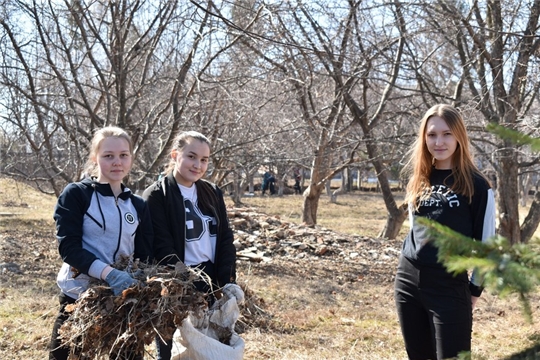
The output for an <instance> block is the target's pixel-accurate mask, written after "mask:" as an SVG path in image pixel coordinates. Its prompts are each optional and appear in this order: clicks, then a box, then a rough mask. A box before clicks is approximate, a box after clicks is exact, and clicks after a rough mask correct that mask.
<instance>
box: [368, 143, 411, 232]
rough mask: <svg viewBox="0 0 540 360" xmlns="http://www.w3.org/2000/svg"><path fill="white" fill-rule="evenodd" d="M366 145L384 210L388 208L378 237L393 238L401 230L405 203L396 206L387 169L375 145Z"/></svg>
mask: <svg viewBox="0 0 540 360" xmlns="http://www.w3.org/2000/svg"><path fill="white" fill-rule="evenodd" d="M366 147H367V151H368V154H369V157H370V158H371V159H372V161H371V163H372V164H373V167H374V168H375V171H376V173H377V179H378V184H379V185H378V187H379V186H380V190H381V192H382V195H383V200H384V204H385V205H386V210H388V217H387V218H386V225H385V226H384V228H383V229H382V230H381V232H380V233H379V237H383V238H386V239H395V238H396V237H397V236H398V234H399V231H400V230H401V226H403V221H405V218H406V216H407V212H406V210H407V209H406V205H405V204H404V205H401V206H398V205H397V204H396V200H395V198H394V194H393V193H392V188H391V186H390V182H389V181H388V175H387V174H388V171H387V169H386V166H385V165H384V164H383V162H382V161H381V160H379V159H380V157H379V156H378V151H377V150H378V149H377V145H375V144H374V143H371V142H370V143H368V144H367V146H366Z"/></svg>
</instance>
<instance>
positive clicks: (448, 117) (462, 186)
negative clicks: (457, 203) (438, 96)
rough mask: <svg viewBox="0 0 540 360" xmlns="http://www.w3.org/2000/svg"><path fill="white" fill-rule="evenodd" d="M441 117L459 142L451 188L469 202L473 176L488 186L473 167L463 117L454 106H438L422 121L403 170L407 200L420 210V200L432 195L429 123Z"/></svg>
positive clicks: (472, 189)
mask: <svg viewBox="0 0 540 360" xmlns="http://www.w3.org/2000/svg"><path fill="white" fill-rule="evenodd" d="M433 116H438V117H440V118H442V119H443V120H444V121H445V122H446V124H447V125H448V127H449V128H450V131H451V132H452V134H453V135H454V137H455V138H456V140H457V143H458V145H457V148H456V151H455V152H454V154H452V175H453V177H454V183H453V185H451V189H452V190H453V191H454V192H456V193H459V194H461V195H464V196H465V197H468V198H469V203H470V202H471V201H472V197H473V195H474V176H475V174H476V175H479V176H481V177H483V178H484V179H485V180H486V181H487V182H488V183H489V181H488V180H487V178H486V177H485V176H484V175H483V174H482V173H481V172H480V170H478V168H477V167H476V166H475V165H474V161H473V156H472V154H471V151H470V145H469V136H468V135H467V129H466V128H465V122H464V121H463V117H462V116H461V114H460V113H459V111H457V109H455V108H454V107H452V106H450V105H446V104H438V105H435V106H433V107H431V108H430V109H429V110H428V111H426V113H425V114H424V117H423V118H422V120H421V122H420V128H419V130H418V136H417V138H416V141H415V143H414V144H413V146H412V147H411V151H410V154H409V160H408V162H407V164H406V165H405V168H404V169H403V173H404V174H406V175H409V176H410V178H409V182H408V183H407V195H406V196H405V201H406V202H407V203H413V204H414V205H415V207H416V208H417V207H418V204H419V202H418V200H419V199H424V198H427V197H429V196H430V194H431V185H430V181H429V178H430V175H431V171H432V169H433V162H434V159H433V156H432V155H431V153H430V152H429V151H428V148H427V145H426V128H427V122H428V120H429V119H430V118H431V117H433Z"/></svg>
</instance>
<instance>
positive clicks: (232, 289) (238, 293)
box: [221, 283, 244, 304]
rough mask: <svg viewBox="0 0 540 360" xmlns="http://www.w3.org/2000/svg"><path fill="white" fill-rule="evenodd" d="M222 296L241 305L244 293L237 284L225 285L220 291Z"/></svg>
mask: <svg viewBox="0 0 540 360" xmlns="http://www.w3.org/2000/svg"><path fill="white" fill-rule="evenodd" d="M221 292H223V294H224V295H227V297H228V298H229V299H232V298H236V302H237V303H238V304H241V303H243V302H244V291H242V288H240V286H238V285H237V284H232V283H230V284H225V286H224V287H223V289H221Z"/></svg>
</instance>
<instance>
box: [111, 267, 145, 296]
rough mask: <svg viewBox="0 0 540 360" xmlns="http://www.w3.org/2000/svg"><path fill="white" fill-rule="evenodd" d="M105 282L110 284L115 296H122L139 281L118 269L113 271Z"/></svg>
mask: <svg viewBox="0 0 540 360" xmlns="http://www.w3.org/2000/svg"><path fill="white" fill-rule="evenodd" d="M105 281H106V282H107V284H109V286H110V287H111V289H112V291H113V294H114V295H115V296H117V295H120V294H121V293H122V291H124V290H125V289H127V288H128V287H131V286H133V285H137V284H138V281H137V280H135V279H134V278H132V277H131V276H129V274H128V273H127V272H125V271H121V270H118V269H113V270H112V271H111V272H110V273H109V275H107V277H106V278H105Z"/></svg>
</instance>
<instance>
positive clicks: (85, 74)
mask: <svg viewBox="0 0 540 360" xmlns="http://www.w3.org/2000/svg"><path fill="white" fill-rule="evenodd" d="M208 6H213V4H212V5H210V4H209V5H208ZM204 10H205V9H201V8H200V7H195V6H192V5H191V4H186V3H184V2H178V1H167V2H152V1H134V2H109V1H95V2H92V3H91V4H87V3H86V2H82V1H77V0H74V1H69V2H67V1H66V2H64V3H58V2H53V1H48V2H41V1H39V2H38V1H34V2H23V1H14V2H12V3H10V5H9V8H7V9H6V11H7V12H8V13H9V16H2V17H1V18H0V25H1V29H2V35H3V36H2V38H1V39H2V42H1V43H0V52H1V53H2V59H3V60H2V63H1V64H0V65H1V67H0V81H1V84H2V85H3V86H4V89H7V90H6V91H5V92H3V96H2V97H1V99H0V101H1V102H2V106H3V107H4V108H5V109H7V110H6V111H7V112H8V116H6V117H4V118H2V121H3V128H8V129H9V130H8V131H10V132H17V133H19V134H21V135H23V136H24V137H25V142H26V143H27V144H28V146H27V147H26V149H27V151H29V152H30V153H32V154H33V156H34V158H35V159H37V162H35V163H36V164H37V165H38V168H39V169H36V170H35V171H34V173H30V172H29V171H28V169H29V168H28V164H26V166H27V168H25V167H19V168H14V167H12V168H11V169H8V171H10V173H11V174H12V175H17V174H18V175H20V176H22V177H25V178H27V179H32V178H34V179H37V178H38V177H40V178H43V179H46V180H47V181H48V182H49V184H50V186H51V189H52V190H53V191H54V192H55V193H56V194H58V193H59V192H60V190H61V189H62V187H63V185H64V184H65V183H66V182H69V181H73V180H76V179H77V178H78V176H79V174H80V172H81V169H82V167H83V165H84V160H85V159H86V156H87V154H86V148H87V144H88V141H89V139H90V138H91V136H92V132H93V130H94V129H96V128H100V127H102V126H106V125H117V126H120V127H123V128H125V129H126V130H128V131H129V132H130V133H131V134H132V136H133V138H134V142H135V154H134V155H135V159H136V163H135V166H134V171H133V174H134V176H133V177H132V179H131V181H130V183H131V185H132V186H133V187H135V188H141V187H143V186H145V184H146V183H147V181H148V180H151V179H153V178H155V177H156V176H157V174H158V173H159V169H160V167H161V166H163V163H164V162H165V161H166V160H167V154H168V150H169V147H170V144H171V142H172V139H173V138H174V136H175V135H176V133H177V132H178V131H180V130H183V129H185V128H188V127H189V128H196V125H195V124H193V123H191V121H192V119H193V115H194V113H196V112H193V111H191V112H188V111H189V110H192V109H190V108H189V104H190V103H189V99H190V98H191V97H192V96H193V94H195V93H196V91H197V84H198V79H199V78H200V76H201V74H202V73H204V72H206V71H208V69H209V67H210V64H212V62H214V61H215V60H216V59H218V58H219V56H221V55H222V54H224V53H225V52H226V50H227V49H228V48H229V47H230V46H231V45H232V44H233V43H234V41H235V37H232V38H231V39H229V40H228V41H225V42H223V41H220V42H218V43H215V42H212V40H213V39H214V40H215V38H219V39H220V40H221V39H222V38H223V33H220V29H219V28H218V27H217V26H210V22H211V21H213V20H215V19H212V18H211V17H210V16H209V13H208V12H207V11H204ZM218 33H219V35H218ZM196 129H198V128H196ZM198 130H200V129H198Z"/></svg>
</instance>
